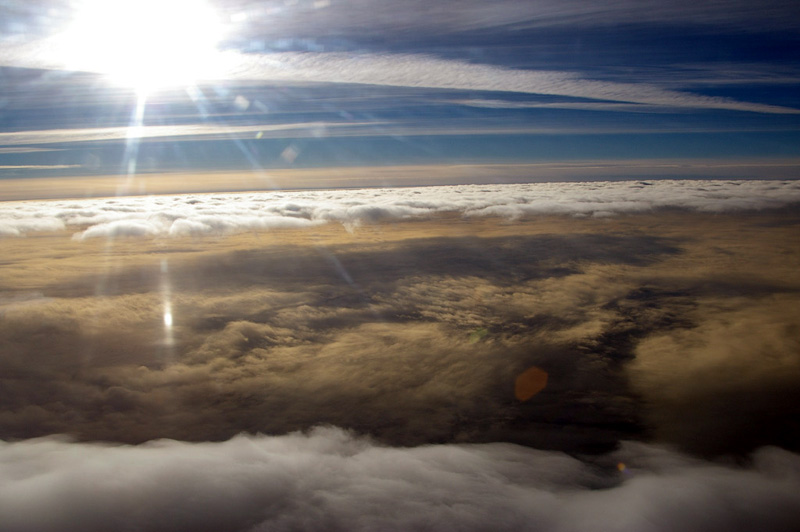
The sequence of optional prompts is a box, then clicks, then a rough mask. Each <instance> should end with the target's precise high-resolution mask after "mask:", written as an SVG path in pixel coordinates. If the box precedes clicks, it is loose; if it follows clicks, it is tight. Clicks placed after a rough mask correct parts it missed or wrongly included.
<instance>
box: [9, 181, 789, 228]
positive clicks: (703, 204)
mask: <svg viewBox="0 0 800 532" xmlns="http://www.w3.org/2000/svg"><path fill="white" fill-rule="evenodd" d="M798 201H800V182H797V181H667V180H664V181H652V182H647V183H644V182H593V183H539V184H521V185H462V186H447V187H423V188H397V189H390V188H387V189H359V190H338V191H336V190H334V191H326V190H317V191H297V192H253V193H240V194H196V195H182V196H147V197H119V198H114V199H96V200H58V201H48V202H33V201H27V202H8V203H5V204H3V209H2V211H0V235H6V236H18V235H23V234H27V233H31V232H36V231H56V230H60V229H64V228H75V229H77V232H75V234H74V238H76V239H78V240H84V239H90V238H97V237H123V236H139V237H144V236H147V237H167V236H170V237H178V236H200V235H206V234H214V235H220V234H229V233H235V232H241V231H251V230H267V229H273V228H288V227H293V228H300V227H312V226H314V225H318V224H323V223H328V222H340V223H342V224H344V225H345V226H346V227H348V228H354V227H357V226H358V225H360V224H364V223H376V222H380V221H389V220H405V219H425V218H430V217H433V216H437V215H442V214H457V215H460V216H464V217H476V216H477V217H482V216H500V217H505V218H509V219H516V218H520V217H525V216H539V215H551V214H562V215H572V216H594V217H602V216H609V215H614V214H626V213H638V212H649V211H653V210H657V209H664V208H679V209H687V210H690V211H699V212H719V213H721V212H734V211H742V210H762V209H771V208H779V207H785V206H788V205H791V204H793V203H796V202H798Z"/></svg>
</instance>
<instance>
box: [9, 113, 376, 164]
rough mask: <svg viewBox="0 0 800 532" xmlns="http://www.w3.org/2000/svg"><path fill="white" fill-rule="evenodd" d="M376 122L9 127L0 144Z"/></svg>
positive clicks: (299, 130) (232, 134) (313, 129)
mask: <svg viewBox="0 0 800 532" xmlns="http://www.w3.org/2000/svg"><path fill="white" fill-rule="evenodd" d="M376 124H378V122H369V123H360V122H347V123H334V122H302V123H300V122H290V123H286V124H256V125H246V126H231V125H225V126H220V125H215V124H190V125H186V124H183V125H170V126H131V127H127V126H121V127H99V128H80V129H77V128H76V129H46V130H29V131H11V132H3V133H0V145H6V146H16V145H23V144H51V143H57V142H98V141H110V140H128V139H155V138H175V137H187V138H191V139H192V140H198V139H200V140H209V139H216V138H252V137H254V136H255V135H257V134H259V133H260V134H261V137H260V138H263V137H264V136H265V135H266V136H268V137H269V136H272V135H274V134H279V136H280V137H282V138H285V137H287V136H292V135H295V136H320V135H325V134H327V132H328V131H329V130H335V129H339V128H344V129H348V128H355V129H357V128H359V127H361V126H366V125H369V126H374V125H376ZM76 167H79V165H51V166H0V169H3V168H34V169H36V168H39V169H57V168H76Z"/></svg>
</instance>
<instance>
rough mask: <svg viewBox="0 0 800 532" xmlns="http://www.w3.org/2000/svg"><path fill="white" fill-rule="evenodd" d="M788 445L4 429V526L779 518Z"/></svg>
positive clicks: (713, 522) (259, 527)
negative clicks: (677, 446) (397, 443)
mask: <svg viewBox="0 0 800 532" xmlns="http://www.w3.org/2000/svg"><path fill="white" fill-rule="evenodd" d="M798 471H800V458H798V457H797V456H796V455H793V454H791V453H788V452H785V451H781V450H779V449H775V448H767V449H762V450H760V451H758V452H757V453H756V454H755V455H754V456H753V460H752V465H751V466H749V467H747V468H737V467H733V466H729V465H717V464H711V463H704V462H700V461H697V460H694V459H691V458H688V457H686V456H683V455H681V454H677V453H674V452H671V451H669V450H666V449H661V448H658V447H652V446H646V445H641V444H625V445H624V446H623V447H622V448H621V449H620V450H619V451H617V452H615V453H614V454H612V455H610V456H606V457H602V458H600V459H595V460H592V461H590V462H582V461H580V460H578V459H576V458H572V457H569V456H567V455H564V454H561V453H557V452H543V451H536V450H533V449H527V448H524V447H518V446H515V445H510V444H487V445H437V446H424V447H417V448H387V447H382V446H378V445H375V444H373V443H372V442H370V441H368V440H362V439H358V438H353V437H352V436H350V435H348V434H347V433H345V432H343V431H341V430H338V429H335V428H320V429H316V430H314V431H312V432H310V433H308V434H299V433H296V434H289V435H285V436H278V437H268V436H238V437H236V438H234V439H232V440H229V441H225V442H221V443H194V444H192V443H181V442H176V441H169V440H163V441H155V442H151V443H149V444H147V445H143V446H137V447H131V446H111V445H102V444H78V443H70V442H68V441H64V440H61V439H57V438H44V439H38V440H30V441H23V442H17V443H0V513H2V515H3V516H4V518H3V521H2V523H0V530H2V531H4V532H5V531H8V532H12V531H13V532H28V531H30V532H34V531H35V532H48V531H54V532H55V531H58V532H71V531H81V532H92V531H101V530H102V531H105V530H119V529H135V530H148V531H149V530H173V531H193V532H194V531H204V530H209V531H210V530H229V531H243V532H244V531H247V532H259V531H267V530H269V531H276V530H331V531H361V530H363V531H367V530H465V531H473V530H474V531H479V530H500V531H504V530H509V531H510V530H514V531H517V530H531V531H532V530H537V531H550V530H554V531H555V530H619V531H631V532H633V531H637V532H641V531H652V532H656V531H661V530H664V531H666V530H676V529H680V530H727V531H739V530H741V531H746V530H748V531H749V530H753V529H754V528H757V529H759V530H768V531H787V532H788V531H789V530H792V529H793V528H794V526H795V525H796V524H797V522H798V520H800V495H798V493H800V475H798Z"/></svg>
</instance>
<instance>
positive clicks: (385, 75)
mask: <svg viewBox="0 0 800 532" xmlns="http://www.w3.org/2000/svg"><path fill="white" fill-rule="evenodd" d="M61 48H62V46H60V45H59V42H58V39H57V38H49V39H41V40H38V41H31V42H27V43H12V44H4V45H2V46H1V47H0V65H6V66H18V67H28V68H44V69H65V68H66V65H67V64H69V62H70V61H69V59H68V58H66V57H62V56H60V52H59V50H60V49H61ZM220 56H221V57H220V60H219V62H220V63H221V64H224V65H226V67H225V68H224V69H223V72H224V73H223V74H221V76H222V78H224V79H227V80H239V81H269V82H284V83H303V82H305V83H308V82H311V83H344V84H364V85H382V86H392V87H408V88H426V89H450V90H469V91H489V92H511V93H522V94H544V95H555V96H566V97H570V98H581V99H587V100H602V101H608V102H623V103H632V104H644V105H652V106H659V107H671V108H691V109H724V110H734V111H748V112H755V113H770V114H797V113H800V110H798V109H794V108H790V107H783V106H778V105H768V104H761V103H754V102H745V101H737V100H733V99H730V98H721V97H713V96H704V95H700V94H694V93H690V92H682V91H677V90H670V89H665V88H662V87H660V86H658V85H654V84H648V83H632V82H613V81H598V80H594V79H589V78H586V77H584V76H582V75H580V74H578V73H574V72H566V71H557V70H552V71H551V70H516V69H510V68H504V67H500V66H495V65H490V64H479V63H469V62H465V61H460V60H451V59H443V58H439V57H435V56H431V55H424V54H397V53H384V54H379V53H362V54H355V55H354V54H350V53H337V52H331V53H322V52H301V53H298V52H283V53H268V54H260V53H240V52H233V51H228V52H220ZM92 68H93V67H92V65H91V64H87V66H86V69H87V70H89V71H91V70H92Z"/></svg>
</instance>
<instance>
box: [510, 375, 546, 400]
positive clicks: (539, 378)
mask: <svg viewBox="0 0 800 532" xmlns="http://www.w3.org/2000/svg"><path fill="white" fill-rule="evenodd" d="M545 386H547V372H546V371H544V370H542V369H539V368H537V367H536V366H533V367H531V368H528V369H526V370H525V371H523V372H522V373H520V375H519V376H518V377H517V380H516V382H515V383H514V396H515V397H516V398H517V399H519V400H520V401H527V400H529V399H530V398H531V397H533V396H534V395H536V394H537V393H539V392H541V391H542V390H544V388H545Z"/></svg>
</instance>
